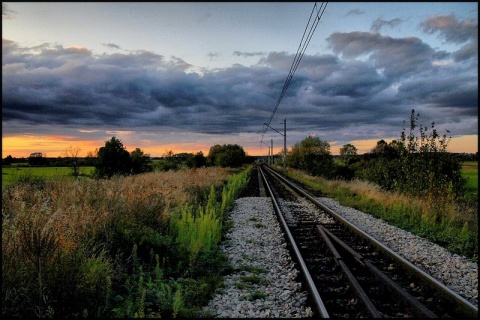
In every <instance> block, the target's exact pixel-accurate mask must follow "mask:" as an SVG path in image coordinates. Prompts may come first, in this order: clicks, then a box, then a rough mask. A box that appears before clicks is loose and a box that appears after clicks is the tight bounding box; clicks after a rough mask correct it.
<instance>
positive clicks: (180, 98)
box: [2, 32, 478, 145]
mask: <svg viewBox="0 0 480 320" xmlns="http://www.w3.org/2000/svg"><path fill="white" fill-rule="evenodd" d="M328 42H329V44H330V46H331V48H332V50H333V54H317V55H305V56H303V58H302V60H301V63H300V64H299V65H298V68H297V69H296V72H295V75H294V77H293V79H292V81H291V82H290V84H289V86H288V89H287V90H286V93H285V95H284V96H283V99H282V101H281V104H280V106H279V108H278V111H277V114H276V118H275V119H274V121H273V122H272V126H275V127H277V128H278V129H280V128H281V125H280V122H281V121H283V119H284V118H287V119H288V120H287V121H288V128H289V129H288V130H290V134H289V143H295V142H296V141H299V140H300V139H303V138H304V137H305V134H306V133H308V132H320V133H321V135H323V136H322V138H324V139H326V140H327V141H337V143H339V144H340V145H341V144H342V143H348V142H349V141H350V140H353V139H372V138H373V139H374V138H376V137H378V138H379V139H380V138H386V137H389V136H390V137H391V136H393V137H399V135H400V132H401V130H402V124H403V120H408V117H409V114H410V110H411V109H412V108H414V109H416V110H418V111H420V112H421V113H423V112H425V113H426V114H427V115H428V116H429V117H431V120H429V119H427V120H426V123H428V122H431V121H436V123H439V124H441V125H444V126H446V127H447V128H448V129H453V128H451V127H449V126H450V125H452V123H453V124H454V129H455V130H457V131H456V132H453V131H452V130H451V131H452V133H453V134H457V135H461V134H476V133H477V131H475V130H476V126H475V127H474V126H473V125H472V123H475V122H478V121H477V117H478V75H477V60H476V59H470V57H473V56H475V55H477V53H476V51H475V48H473V47H472V46H468V45H465V46H464V47H462V48H461V49H459V50H458V51H456V52H453V53H450V52H445V51H436V50H435V49H433V48H431V47H430V46H429V45H427V44H426V43H424V42H422V41H421V40H420V39H418V38H413V37H412V38H392V37H387V36H382V35H381V34H379V33H368V32H352V33H334V34H332V35H330V37H329V38H328ZM234 54H237V55H238V56H242V55H244V56H247V55H248V54H247V53H242V52H237V53H234ZM250 54H252V55H253V54H254V53H250ZM452 57H453V59H451V58H452ZM293 60H294V55H293V54H289V53H286V52H270V53H268V54H267V53H265V55H264V56H259V60H258V63H257V64H256V65H254V66H251V67H245V66H242V65H234V66H232V67H229V68H224V69H217V70H215V71H211V70H210V71H209V70H204V71H203V72H202V74H198V73H192V72H190V73H189V72H188V70H189V69H190V67H191V65H190V64H189V63H188V62H187V61H184V60H183V59H180V58H177V57H169V58H166V57H164V56H162V55H160V54H157V53H155V52H151V51H135V52H130V53H123V54H121V53H112V54H107V53H104V54H101V55H94V54H93V53H92V52H91V51H90V50H88V49H86V48H77V47H70V48H64V47H62V46H51V45H48V44H43V45H41V46H37V47H34V48H26V47H21V46H19V45H18V44H17V43H15V42H13V41H10V40H7V39H3V41H2V76H3V85H2V124H3V130H4V133H9V132H13V131H15V130H21V129H19V128H22V125H23V126H24V130H36V129H34V128H42V130H46V129H45V128H47V127H49V128H52V130H54V128H60V127H62V126H65V127H68V128H75V127H77V128H81V129H83V130H93V129H98V128H109V130H133V131H141V132H156V133H161V132H179V131H181V132H184V133H196V134H198V133H200V134H214V135H218V134H222V135H240V134H256V133H257V132H259V130H261V129H262V123H264V122H266V121H267V120H268V119H269V117H270V116H271V114H272V110H273V108H274V106H275V104H276V102H277V101H278V98H279V95H280V92H282V88H283V87H284V85H285V80H286V78H287V75H288V74H289V70H290V68H291V66H292V62H293ZM447 110H448V112H446V111H447ZM472 119H473V120H472ZM457 123H469V125H465V126H463V127H462V126H461V125H460V124H458V125H457ZM27 127H28V129H27ZM39 130H40V129H39ZM472 130H473V131H472Z"/></svg>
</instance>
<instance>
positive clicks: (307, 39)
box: [260, 2, 328, 144]
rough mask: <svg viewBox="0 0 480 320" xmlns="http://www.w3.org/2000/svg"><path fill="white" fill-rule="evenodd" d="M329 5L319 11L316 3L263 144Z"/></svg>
mask: <svg viewBox="0 0 480 320" xmlns="http://www.w3.org/2000/svg"><path fill="white" fill-rule="evenodd" d="M327 3H328V2H322V4H321V5H320V8H319V9H318V8H317V3H316V2H315V4H314V6H313V8H312V12H311V13H310V17H309V18H308V22H307V26H306V27H305V31H304V32H303V35H302V39H301V40H300V45H299V46H298V49H297V53H296V54H295V58H294V60H293V63H292V66H291V67H290V71H289V72H288V76H287V79H286V80H285V84H284V85H283V88H282V91H281V92H280V96H279V97H278V100H277V103H276V104H275V107H274V108H273V112H272V115H271V116H270V118H269V119H268V121H267V122H266V126H265V125H264V128H263V133H262V142H263V136H264V135H265V132H266V131H267V129H268V126H269V125H270V123H271V122H272V120H273V117H274V116H275V113H276V112H277V109H278V106H279V105H280V102H281V101H282V99H283V96H284V95H285V93H286V91H287V89H288V86H289V85H290V82H291V81H292V78H293V76H294V74H295V71H296V70H297V68H298V65H299V64H300V61H301V60H302V58H303V54H304V53H305V50H306V49H307V47H308V44H309V43H310V40H311V39H312V36H313V33H314V32H315V29H316V28H317V26H318V23H319V22H320V19H321V18H322V16H323V12H324V11H325V8H326V7H327ZM315 10H316V11H317V14H316V16H315V18H314V20H313V21H312V17H313V16H314V13H315ZM309 26H310V30H309V31H308V34H307V29H308V28H309ZM305 34H307V36H305ZM260 144H261V142H260Z"/></svg>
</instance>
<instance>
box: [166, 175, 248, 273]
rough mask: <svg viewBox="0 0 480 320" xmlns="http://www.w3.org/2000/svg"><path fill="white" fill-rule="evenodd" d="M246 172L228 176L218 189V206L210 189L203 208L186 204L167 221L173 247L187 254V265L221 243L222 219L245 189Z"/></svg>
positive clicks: (213, 189) (212, 189)
mask: <svg viewBox="0 0 480 320" xmlns="http://www.w3.org/2000/svg"><path fill="white" fill-rule="evenodd" d="M250 172H251V167H248V168H247V169H245V170H244V171H242V172H240V173H238V174H236V175H234V176H232V177H231V178H230V179H229V180H228V183H227V184H226V185H225V186H224V187H223V189H222V193H221V201H220V202H217V199H216V198H217V196H216V192H215V188H214V187H213V186H212V187H211V188H210V193H209V196H208V200H207V203H206V204H205V205H202V204H198V205H197V206H195V205H192V204H189V203H186V204H185V205H183V206H181V207H180V208H179V212H178V213H177V214H176V215H174V216H173V217H172V219H171V220H170V222H171V226H172V228H173V229H174V231H175V234H176V241H177V243H179V244H180V246H181V247H182V248H184V249H186V250H187V251H188V252H189V256H190V260H189V261H190V265H193V263H194V261H195V259H196V257H197V255H198V253H199V252H200V250H205V251H210V250H213V249H216V246H217V245H218V243H219V242H220V240H221V235H222V223H223V218H224V215H225V213H226V211H227V210H228V209H230V207H231V206H232V205H233V202H234V200H235V196H236V195H237V194H238V193H239V192H240V191H241V190H242V189H243V188H244V187H245V186H246V184H247V182H248V177H249V175H250Z"/></svg>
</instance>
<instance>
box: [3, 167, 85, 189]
mask: <svg viewBox="0 0 480 320" xmlns="http://www.w3.org/2000/svg"><path fill="white" fill-rule="evenodd" d="M93 169H94V167H80V174H82V175H91V174H92V172H93ZM71 173H72V168H69V167H17V166H15V167H2V186H6V185H9V184H10V183H12V181H15V179H17V178H18V177H22V176H35V177H44V178H46V179H52V178H55V177H60V176H71ZM72 179H73V176H72Z"/></svg>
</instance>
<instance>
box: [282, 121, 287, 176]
mask: <svg viewBox="0 0 480 320" xmlns="http://www.w3.org/2000/svg"><path fill="white" fill-rule="evenodd" d="M285 169H287V118H285V119H284V120H283V171H285Z"/></svg>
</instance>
